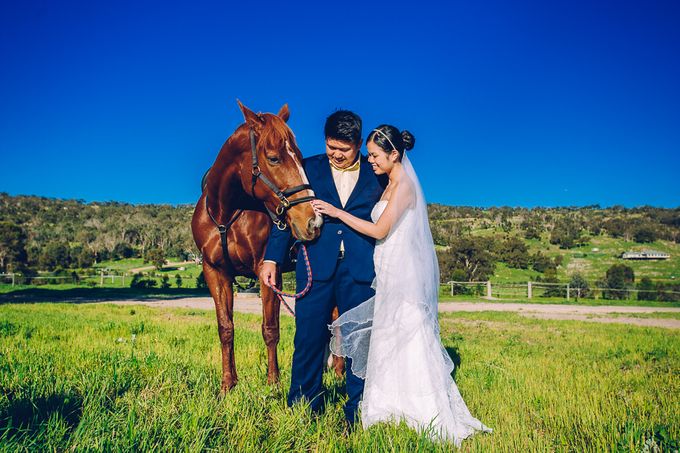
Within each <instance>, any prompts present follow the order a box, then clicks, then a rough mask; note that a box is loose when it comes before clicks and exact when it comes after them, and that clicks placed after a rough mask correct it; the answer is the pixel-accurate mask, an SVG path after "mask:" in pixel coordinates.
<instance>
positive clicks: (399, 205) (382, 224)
mask: <svg viewBox="0 0 680 453" xmlns="http://www.w3.org/2000/svg"><path fill="white" fill-rule="evenodd" d="M396 190H397V188H396V187H395V192H396ZM402 192H404V191H398V192H396V193H402ZM406 196H407V197H412V192H411V191H408V193H407V195H406ZM410 203H411V200H410V199H405V198H404V196H403V195H402V196H400V197H399V198H397V197H396V196H393V197H392V198H391V199H390V200H389V201H388V202H387V206H386V207H385V210H384V211H383V213H382V215H381V216H380V218H379V219H378V221H377V222H376V223H373V222H369V221H368V220H364V219H360V218H359V217H356V216H353V215H352V214H350V213H348V212H346V211H343V210H342V209H338V208H336V207H335V206H333V205H331V204H329V203H326V202H325V201H321V200H313V201H312V206H313V207H314V210H316V212H318V213H320V214H326V215H327V216H330V217H335V218H337V219H339V220H341V221H342V222H343V223H344V224H345V225H347V226H348V227H350V228H352V229H353V230H355V231H358V232H359V233H361V234H365V235H366V236H370V237H372V238H374V239H383V238H384V237H385V236H387V234H388V233H389V232H390V229H391V228H392V225H394V223H395V222H396V221H397V219H398V218H399V216H400V215H401V213H402V212H403V211H404V209H405V208H406V207H408V206H409V205H410Z"/></svg>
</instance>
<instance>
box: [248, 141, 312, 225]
mask: <svg viewBox="0 0 680 453" xmlns="http://www.w3.org/2000/svg"><path fill="white" fill-rule="evenodd" d="M249 133H250V149H251V152H252V156H253V169H252V174H253V179H252V186H251V189H250V193H251V195H252V197H253V198H256V197H255V184H256V183H257V181H258V179H259V180H260V181H262V182H263V183H264V185H265V186H267V187H269V189H270V190H271V191H272V192H274V194H275V195H276V196H277V198H278V199H279V201H280V202H281V204H279V205H278V206H277V207H276V213H274V212H272V211H270V210H269V208H268V207H267V205H266V204H265V205H264V207H265V209H266V210H267V213H268V214H269V217H271V219H272V222H274V225H276V228H278V229H279V230H285V229H286V226H287V225H286V220H285V218H284V217H285V213H286V211H288V210H289V209H290V208H292V207H293V206H295V205H298V204H300V203H304V202H307V201H311V200H315V199H316V197H314V196H306V197H301V198H296V199H295V200H292V201H291V200H289V199H288V198H287V197H289V196H291V195H295V194H296V193H298V192H302V191H303V190H311V189H312V186H311V185H309V184H300V185H299V186H295V187H291V188H289V189H285V190H281V189H279V188H278V187H277V186H276V184H274V183H273V182H271V180H270V179H269V178H267V176H266V175H265V174H264V173H262V171H261V170H260V165H259V161H258V159H257V143H256V141H255V133H254V132H253V130H252V129H249Z"/></svg>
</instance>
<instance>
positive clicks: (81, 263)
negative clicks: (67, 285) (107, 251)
mask: <svg viewBox="0 0 680 453" xmlns="http://www.w3.org/2000/svg"><path fill="white" fill-rule="evenodd" d="M73 258H74V261H75V263H77V265H78V267H81V268H83V269H85V268H88V267H92V265H93V264H94V255H93V254H92V252H90V251H89V250H88V249H86V248H85V247H80V249H79V251H78V252H77V254H76V255H75V256H74V257H73Z"/></svg>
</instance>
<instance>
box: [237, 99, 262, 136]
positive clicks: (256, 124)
mask: <svg viewBox="0 0 680 453" xmlns="http://www.w3.org/2000/svg"><path fill="white" fill-rule="evenodd" d="M236 102H238V107H239V108H240V109H241V112H242V113H243V118H244V119H245V120H246V124H247V125H248V126H249V127H251V128H253V129H260V128H261V127H262V123H263V121H262V117H261V116H260V115H258V114H257V113H255V112H253V111H252V110H250V109H249V108H248V107H246V106H245V105H243V104H241V101H239V100H238V99H236Z"/></svg>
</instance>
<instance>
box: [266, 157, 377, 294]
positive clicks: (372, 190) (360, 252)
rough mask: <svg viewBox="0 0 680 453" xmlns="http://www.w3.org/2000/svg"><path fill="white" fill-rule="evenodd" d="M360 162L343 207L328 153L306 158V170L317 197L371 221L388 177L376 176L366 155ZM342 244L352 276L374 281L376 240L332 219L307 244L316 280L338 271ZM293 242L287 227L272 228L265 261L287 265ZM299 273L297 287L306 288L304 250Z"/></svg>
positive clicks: (299, 252)
mask: <svg viewBox="0 0 680 453" xmlns="http://www.w3.org/2000/svg"><path fill="white" fill-rule="evenodd" d="M359 159H361V164H360V165H361V167H360V170H359V179H358V181H357V184H356V186H355V187H354V190H353V191H352V193H351V194H350V196H349V198H348V199H347V203H346V204H345V206H344V207H343V206H342V204H341V202H340V196H339V195H338V191H337V189H336V188H335V183H334V182H333V175H332V173H331V167H330V163H329V162H328V156H326V154H319V155H317V156H311V157H308V158H306V159H304V161H303V167H304V169H305V173H306V174H307V179H309V183H310V184H311V186H312V189H313V190H314V193H315V195H316V197H317V198H319V199H321V200H323V201H326V202H328V203H330V204H332V205H333V206H335V207H337V208H340V209H343V210H345V211H347V212H349V213H350V214H352V215H354V216H356V217H359V218H361V219H364V220H368V221H370V220H371V211H372V210H373V206H375V204H376V203H377V202H378V200H380V196H381V195H382V193H383V191H384V190H385V187H386V186H387V177H386V176H385V175H381V176H376V174H375V173H373V169H372V168H371V164H370V163H368V159H367V158H366V157H365V156H364V155H360V156H359ZM340 241H344V247H345V258H344V259H345V260H348V262H349V263H350V273H351V275H352V277H353V278H354V279H355V280H357V281H361V282H370V281H372V280H373V278H374V277H375V268H374V265H373V249H374V247H375V240H374V239H373V238H370V237H368V236H365V235H363V234H361V233H358V232H356V231H354V230H352V229H351V228H349V227H348V226H347V225H345V224H344V223H342V222H340V221H339V220H338V219H334V218H331V217H326V218H325V219H324V224H323V226H322V227H321V233H320V235H319V237H318V238H317V239H315V240H314V241H311V242H307V243H305V245H306V246H307V253H308V254H309V261H310V265H311V267H312V277H313V279H314V280H329V279H331V277H332V276H333V272H334V271H335V265H336V262H337V258H338V252H339V251H340ZM292 243H293V238H292V235H291V233H290V228H286V229H285V230H284V231H280V230H279V229H277V228H272V230H271V233H270V235H269V240H268V242H267V250H266V252H265V257H264V259H265V260H271V261H275V262H276V263H278V264H279V265H283V264H284V263H285V262H286V259H287V257H288V250H289V249H290V247H291V245H292ZM296 274H297V275H296V277H297V278H296V280H297V283H298V287H300V286H301V285H300V284H302V286H304V284H305V282H306V280H307V273H306V270H305V264H304V258H303V256H302V250H301V248H300V250H299V251H298V260H297V266H296Z"/></svg>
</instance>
